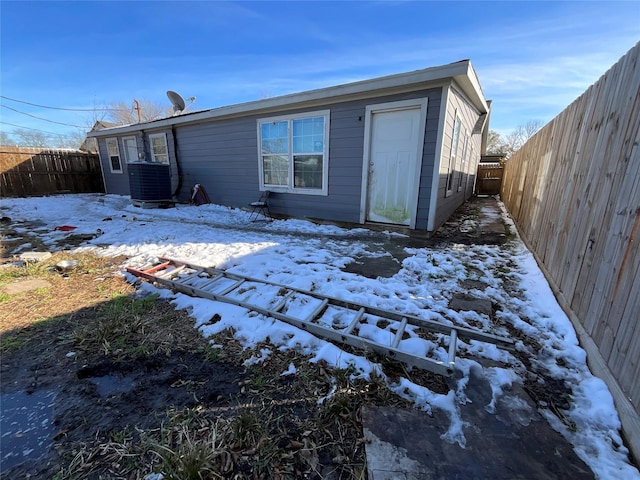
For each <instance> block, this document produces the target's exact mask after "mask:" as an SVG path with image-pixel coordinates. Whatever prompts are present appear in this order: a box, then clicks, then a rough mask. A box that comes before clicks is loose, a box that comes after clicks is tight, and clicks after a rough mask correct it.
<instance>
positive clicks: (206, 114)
mask: <svg viewBox="0 0 640 480" xmlns="http://www.w3.org/2000/svg"><path fill="white" fill-rule="evenodd" d="M451 78H453V79H455V80H456V82H457V83H458V84H459V85H460V87H461V88H462V89H463V91H464V92H465V94H466V95H467V96H468V97H469V99H470V100H471V101H472V102H473V104H474V105H475V106H476V107H477V108H478V110H479V111H480V112H481V113H485V112H487V111H488V107H487V103H486V100H485V99H484V95H483V93H482V89H481V88H480V82H479V81H478V78H477V76H476V73H475V70H474V69H473V67H472V66H471V62H470V61H469V60H462V61H460V62H455V63H450V64H447V65H442V66H438V67H430V68H425V69H423V70H416V71H413V72H407V73H399V74H394V75H389V76H385V77H378V78H373V79H369V80H362V81H359V82H354V83H347V84H344V85H338V86H333V87H325V88H320V89H316V90H309V91H305V92H299V93H291V94H288V95H282V96H278V97H273V98H266V99H262V100H255V101H251V102H245V103H239V104H235V105H229V106H225V107H219V108H214V109H211V110H204V111H202V112H198V113H192V114H189V115H183V116H176V117H168V118H164V119H160V120H154V121H151V122H147V123H139V124H134V125H128V126H123V127H115V128H107V129H103V130H100V131H96V132H89V133H88V134H87V136H88V137H104V136H108V135H113V134H122V133H129V132H136V131H140V130H148V129H155V128H164V127H170V126H173V125H180V124H187V123H197V122H202V121H204V120H209V119H216V118H224V117H233V116H241V115H246V114H249V113H258V112H262V111H265V112H266V111H270V110H274V109H279V108H282V109H284V108H287V109H292V108H296V107H297V106H302V105H305V104H318V103H320V102H321V101H324V100H338V99H339V100H341V101H342V100H346V99H349V98H351V97H357V96H360V95H362V94H364V93H368V92H371V93H374V92H376V91H378V92H379V91H387V90H389V91H393V90H398V91H411V90H418V89H422V88H425V87H428V86H430V85H426V84H439V83H442V82H444V81H446V80H447V79H451Z"/></svg>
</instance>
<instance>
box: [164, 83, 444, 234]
mask: <svg viewBox="0 0 640 480" xmlns="http://www.w3.org/2000/svg"><path fill="white" fill-rule="evenodd" d="M423 97H428V99H429V101H428V110H427V126H426V135H425V146H424V152H423V158H422V174H421V185H420V193H419V196H420V198H419V202H418V219H419V220H418V222H417V224H416V228H420V229H425V228H426V225H427V214H428V210H429V199H430V195H431V178H432V174H433V165H434V157H435V143H436V136H437V126H438V115H439V110H440V98H441V88H436V89H429V90H423V91H418V92H411V93H407V94H402V95H393V96H386V97H377V98H375V99H363V100H357V101H350V102H342V103H335V104H330V105H321V106H317V107H310V108H304V109H296V110H289V111H286V112H281V113H282V114H285V113H286V114H294V113H302V112H309V111H316V110H325V109H328V110H330V129H329V184H328V195H327V196H322V195H301V194H295V193H272V195H271V201H270V205H271V209H272V211H273V212H274V213H276V214H280V215H286V216H293V217H306V218H316V219H324V220H334V221H344V222H354V223H357V222H359V220H360V204H361V187H362V168H363V161H364V160H363V154H364V123H365V122H364V120H365V113H366V107H367V105H370V104H376V103H385V102H391V101H399V100H408V99H413V98H423ZM263 117H264V115H251V116H246V117H243V118H236V119H231V120H228V119H227V120H219V121H215V122H207V123H201V124H195V125H184V126H178V127H176V129H175V133H176V138H177V143H178V158H179V161H180V168H181V171H182V178H183V181H182V189H181V191H180V193H179V195H178V198H179V200H181V201H187V200H188V198H189V194H190V189H191V188H192V187H193V185H195V184H196V183H199V184H201V185H202V186H204V188H205V190H206V191H207V193H208V195H209V198H210V199H211V201H212V202H213V203H216V204H220V205H226V206H230V207H239V208H245V207H246V206H247V204H248V203H249V202H251V201H255V200H256V199H257V198H258V197H259V195H260V192H259V178H258V175H259V173H258V162H259V157H258V139H257V120H258V119H259V118H263Z"/></svg>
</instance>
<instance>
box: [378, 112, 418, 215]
mask: <svg viewBox="0 0 640 480" xmlns="http://www.w3.org/2000/svg"><path fill="white" fill-rule="evenodd" d="M421 113H422V111H421V106H420V105H417V106H415V107H412V108H404V109H396V110H390V111H378V112H376V111H372V112H371V116H370V126H369V129H370V130H369V149H368V150H369V165H368V172H367V173H368V175H367V176H368V181H367V193H366V205H367V206H366V220H368V221H371V222H380V223H390V224H394V225H407V226H409V225H411V223H412V215H414V214H415V209H416V203H417V188H418V185H419V183H418V181H417V180H418V178H416V175H419V172H420V168H419V167H420V166H419V160H420V159H419V158H418V155H419V154H420V155H421V152H422V148H421V147H422V145H421V140H422V139H423V138H424V127H422V129H421V126H422V125H423V121H422V118H423V116H422V115H421Z"/></svg>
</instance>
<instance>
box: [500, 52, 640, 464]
mask: <svg viewBox="0 0 640 480" xmlns="http://www.w3.org/2000/svg"><path fill="white" fill-rule="evenodd" d="M501 194H502V197H503V201H504V203H505V206H506V207H507V209H508V210H509V212H510V213H511V214H512V217H513V218H514V221H515V222H516V225H517V227H518V229H519V231H520V232H521V235H522V236H523V238H526V239H527V244H528V246H529V248H530V249H531V250H532V252H533V253H534V255H535V256H536V259H537V260H538V261H539V262H540V263H541V268H543V269H544V272H545V276H547V278H548V279H549V282H550V283H551V284H553V285H554V292H555V293H556V295H557V297H558V298H559V299H560V298H561V299H562V306H563V308H564V309H565V311H566V312H567V315H569V316H570V318H571V319H572V322H573V323H574V325H576V329H577V330H580V332H581V333H580V339H581V343H582V344H583V345H588V348H587V350H588V353H589V356H590V365H596V366H597V370H598V372H601V373H602V375H604V376H605V377H606V381H607V384H608V385H609V387H610V389H612V391H615V395H614V396H616V404H617V405H618V407H619V408H622V409H623V411H622V412H621V417H622V418H623V424H625V432H626V433H627V434H629V433H628V432H629V431H630V429H631V430H632V431H633V430H634V429H637V426H638V424H639V421H638V408H639V406H640V400H639V398H638V397H639V396H640V367H639V363H640V326H639V322H640V280H639V279H638V277H639V276H640V273H639V272H640V241H639V240H640V43H638V44H637V45H636V46H635V47H634V48H632V49H631V50H630V51H629V52H628V53H627V55H625V56H624V57H623V58H622V59H621V60H620V61H619V62H618V63H616V64H615V65H614V66H613V67H612V68H611V69H610V70H609V71H608V72H606V73H605V74H604V75H603V76H602V77H601V78H600V79H599V80H598V81H597V82H596V83H595V84H594V85H592V86H591V87H590V88H589V89H587V91H586V92H585V93H584V94H583V95H581V96H580V97H579V98H578V99H577V100H576V101H575V102H573V103H572V104H571V105H569V106H568V107H567V108H566V109H565V110H564V111H563V112H561V113H560V115H558V116H557V117H556V118H554V119H553V120H552V121H551V122H550V123H549V124H548V125H546V126H545V127H544V128H543V129H542V130H541V131H540V132H539V133H538V134H536V136H534V137H533V138H532V139H531V140H530V141H529V142H527V144H526V145H524V146H523V148H522V149H520V151H518V152H516V153H515V154H514V155H513V156H512V157H511V158H510V159H509V160H508V162H507V164H506V167H505V171H504V176H503V186H502V192H501ZM594 358H595V360H593V359H594ZM605 362H606V364H605ZM629 399H631V402H632V405H628V403H629ZM634 409H635V411H634ZM630 438H631V440H630V442H631V444H632V445H631V446H632V450H633V451H634V454H635V455H636V456H638V455H640V435H638V434H634V435H630Z"/></svg>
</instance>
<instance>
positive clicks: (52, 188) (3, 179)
mask: <svg viewBox="0 0 640 480" xmlns="http://www.w3.org/2000/svg"><path fill="white" fill-rule="evenodd" d="M90 192H104V185H103V181H102V173H101V170H100V160H99V158H98V155H95V154H88V153H85V152H81V151H77V150H51V149H42V148H29V147H7V146H0V195H2V196H5V197H10V196H14V197H25V196H29V195H43V194H52V193H90Z"/></svg>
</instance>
